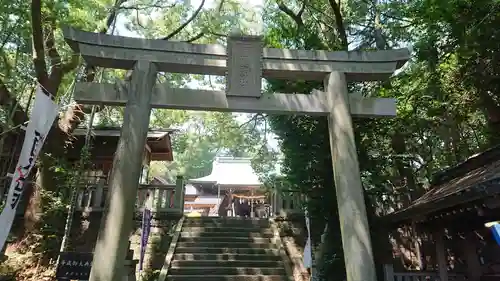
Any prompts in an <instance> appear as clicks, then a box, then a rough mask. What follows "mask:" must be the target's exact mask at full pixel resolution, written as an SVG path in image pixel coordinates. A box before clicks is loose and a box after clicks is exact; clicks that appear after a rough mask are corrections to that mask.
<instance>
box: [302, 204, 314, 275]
mask: <svg viewBox="0 0 500 281" xmlns="http://www.w3.org/2000/svg"><path fill="white" fill-rule="evenodd" d="M304 213H305V217H306V227H307V241H306V246H305V247H304V267H305V268H312V249H311V247H312V246H311V227H310V225H309V223H310V222H309V213H308V212H307V209H306V210H305V211H304Z"/></svg>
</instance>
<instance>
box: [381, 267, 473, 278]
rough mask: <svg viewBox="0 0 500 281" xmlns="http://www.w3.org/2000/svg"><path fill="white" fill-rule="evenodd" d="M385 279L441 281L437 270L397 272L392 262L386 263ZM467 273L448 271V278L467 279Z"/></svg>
mask: <svg viewBox="0 0 500 281" xmlns="http://www.w3.org/2000/svg"><path fill="white" fill-rule="evenodd" d="M384 275H385V280H384V281H441V280H440V278H439V273H438V272H437V271H399V272H395V271H394V267H393V265H392V264H385V265H384ZM465 280H467V278H466V277H465V274H462V273H453V272H448V280H443V281H465Z"/></svg>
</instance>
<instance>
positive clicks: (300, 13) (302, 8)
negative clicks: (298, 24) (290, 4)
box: [297, 0, 307, 19]
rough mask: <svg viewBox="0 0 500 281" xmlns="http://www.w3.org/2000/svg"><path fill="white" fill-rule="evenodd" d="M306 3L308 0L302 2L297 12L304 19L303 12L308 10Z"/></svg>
mask: <svg viewBox="0 0 500 281" xmlns="http://www.w3.org/2000/svg"><path fill="white" fill-rule="evenodd" d="M306 4H307V0H304V2H302V7H301V8H300V10H299V12H298V13H297V17H300V18H301V19H302V14H303V13H304V11H305V10H306Z"/></svg>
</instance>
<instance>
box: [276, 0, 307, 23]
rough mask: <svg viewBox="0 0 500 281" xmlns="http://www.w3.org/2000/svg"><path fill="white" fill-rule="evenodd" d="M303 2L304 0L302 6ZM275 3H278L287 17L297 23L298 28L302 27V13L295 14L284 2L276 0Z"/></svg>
mask: <svg viewBox="0 0 500 281" xmlns="http://www.w3.org/2000/svg"><path fill="white" fill-rule="evenodd" d="M305 2H306V1H304V6H303V7H305ZM277 4H278V8H279V9H280V10H281V11H282V12H283V13H285V14H287V15H288V16H289V17H291V18H292V19H293V20H294V21H295V23H296V24H297V27H298V28H303V27H304V21H303V20H302V16H301V15H302V13H301V14H300V15H298V14H297V15H296V14H295V13H294V12H293V11H292V10H291V9H290V8H288V7H287V6H285V4H283V2H282V1H278V2H277ZM302 12H303V11H302ZM299 13H300V12H299Z"/></svg>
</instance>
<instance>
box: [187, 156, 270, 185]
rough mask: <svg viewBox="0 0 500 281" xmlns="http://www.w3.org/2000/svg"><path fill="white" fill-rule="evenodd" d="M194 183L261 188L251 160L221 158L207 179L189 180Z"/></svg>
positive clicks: (215, 163) (214, 164) (216, 161)
mask: <svg viewBox="0 0 500 281" xmlns="http://www.w3.org/2000/svg"><path fill="white" fill-rule="evenodd" d="M188 181H189V182H192V183H213V184H219V185H234V186H261V185H262V183H261V182H260V180H259V177H258V176H257V174H255V172H254V170H253V169H252V165H251V162H250V159H249V158H232V157H219V158H217V159H216V160H215V161H214V163H213V168H212V172H211V173H210V175H208V176H206V177H201V178H197V179H190V180H188Z"/></svg>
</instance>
